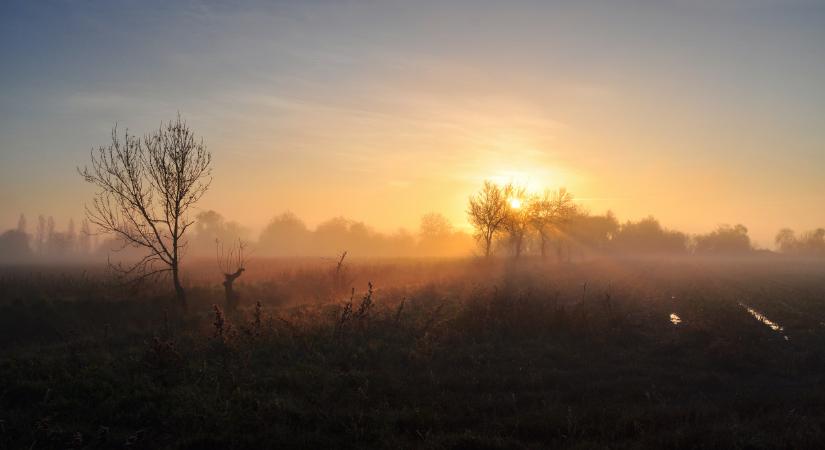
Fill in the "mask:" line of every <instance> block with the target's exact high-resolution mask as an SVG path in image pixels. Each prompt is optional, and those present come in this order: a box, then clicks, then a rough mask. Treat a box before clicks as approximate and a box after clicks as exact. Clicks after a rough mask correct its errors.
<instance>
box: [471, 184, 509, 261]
mask: <svg viewBox="0 0 825 450" xmlns="http://www.w3.org/2000/svg"><path fill="white" fill-rule="evenodd" d="M467 215H468V216H469V218H470V223H471V224H472V225H473V227H475V229H476V233H475V236H476V239H477V240H478V241H479V242H480V243H481V245H482V246H483V247H484V257H485V258H489V257H490V250H491V249H492V245H493V238H494V237H495V236H496V235H497V234H498V233H500V232H501V230H502V227H503V226H504V221H505V220H507V196H506V195H505V193H504V190H503V189H502V188H500V187H499V186H496V185H495V184H493V183H492V182H490V181H485V182H484V185H483V186H482V188H481V191H480V192H478V193H477V194H475V195H473V196H471V197H470V200H469V208H468V209H467Z"/></svg>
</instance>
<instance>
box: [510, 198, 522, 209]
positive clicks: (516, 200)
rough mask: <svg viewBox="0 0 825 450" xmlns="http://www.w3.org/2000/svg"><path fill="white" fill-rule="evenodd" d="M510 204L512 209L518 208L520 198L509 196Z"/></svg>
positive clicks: (519, 206)
mask: <svg viewBox="0 0 825 450" xmlns="http://www.w3.org/2000/svg"><path fill="white" fill-rule="evenodd" d="M510 206H511V207H512V208H513V209H520V208H521V199H520V198H511V199H510Z"/></svg>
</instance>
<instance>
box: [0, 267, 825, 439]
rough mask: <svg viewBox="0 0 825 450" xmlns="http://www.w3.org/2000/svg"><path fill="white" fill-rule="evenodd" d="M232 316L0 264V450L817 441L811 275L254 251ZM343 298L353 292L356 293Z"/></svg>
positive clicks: (99, 281)
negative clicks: (259, 255)
mask: <svg viewBox="0 0 825 450" xmlns="http://www.w3.org/2000/svg"><path fill="white" fill-rule="evenodd" d="M249 267H250V268H249V271H248V273H247V274H245V275H244V277H242V278H241V279H239V281H238V283H237V285H236V290H237V291H238V292H239V294H240V296H241V303H240V307H239V308H238V309H237V310H235V311H228V312H227V311H224V310H223V309H222V301H223V299H222V295H223V291H222V289H221V288H220V283H219V281H220V279H219V277H218V276H217V275H218V274H217V273H216V271H215V269H214V268H213V267H212V265H210V263H209V262H208V261H201V262H193V263H192V264H191V265H190V266H188V267H187V272H186V273H187V276H186V279H185V280H186V282H187V283H188V285H189V292H190V293H191V294H190V297H191V304H190V307H189V310H188V311H186V312H183V311H180V310H178V309H176V307H174V306H173V305H174V304H175V303H174V302H173V299H172V298H171V297H170V294H169V292H168V289H166V283H164V284H162V285H160V286H157V285H152V284H148V285H144V286H140V287H130V288H126V287H123V286H118V285H115V284H112V283H111V280H110V279H109V278H108V277H107V275H106V273H105V271H104V270H103V268H102V267H77V266H75V267H56V266H55V267H45V266H14V267H12V266H8V267H4V268H3V269H2V272H0V292H2V306H0V448H8V449H16V448H33V449H37V448H43V449H45V448H61V449H64V448H181V449H183V448H186V449H197V448H226V449H242V448H261V447H262V446H263V447H279V448H365V447H369V448H439V449H440V448H445V449H459V448H468V449H469V448H548V447H552V448H640V447H656V448H665V447H667V448H815V447H818V446H819V444H820V443H821V442H822V441H823V439H825V434H824V433H823V424H825V410H823V408H822V405H823V404H825V387H824V386H825V385H823V373H825V372H823V369H825V303H823V301H822V300H823V299H825V264H823V263H822V262H821V261H816V260H805V259H787V258H779V257H765V258H759V257H753V258H750V259H728V260H723V259H714V260H710V259H700V258H695V257H694V258H683V259H679V260H674V259H657V258H645V259H617V258H603V259H593V260H589V261H579V262H574V263H544V262H541V261H538V260H531V259H525V260H523V261H519V262H517V263H516V262H513V261H507V260H496V261H490V262H487V261H483V260H475V259H443V260H420V259H408V260H353V261H352V262H350V263H349V264H347V265H346V266H345V267H344V268H342V269H340V270H336V264H335V262H334V261H327V260H320V259H305V260H298V259H257V260H255V261H254V262H253V263H252V264H250V266H249ZM352 288H354V289H352Z"/></svg>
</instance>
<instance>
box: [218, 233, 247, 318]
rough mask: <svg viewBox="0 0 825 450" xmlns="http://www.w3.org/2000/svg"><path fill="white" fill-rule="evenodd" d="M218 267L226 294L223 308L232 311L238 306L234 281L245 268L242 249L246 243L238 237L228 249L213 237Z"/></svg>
mask: <svg viewBox="0 0 825 450" xmlns="http://www.w3.org/2000/svg"><path fill="white" fill-rule="evenodd" d="M215 247H216V253H217V261H218V268H220V270H221V272H222V273H223V290H224V294H225V296H226V306H225V308H224V309H225V310H226V311H227V312H228V311H233V310H235V308H236V307H237V306H238V300H239V298H238V295H237V294H236V293H235V290H234V287H233V285H234V283H235V280H237V279H238V278H239V277H240V276H241V275H242V274H243V272H244V271H245V270H246V268H245V267H244V265H246V259H245V254H244V250H245V249H246V243H244V242H243V241H242V240H240V239H238V241H237V242H235V243H233V244H232V246H231V247H230V248H229V249H226V248H225V247H224V246H223V244H221V241H220V240H219V239H215Z"/></svg>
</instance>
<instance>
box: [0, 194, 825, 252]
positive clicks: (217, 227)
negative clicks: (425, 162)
mask: <svg viewBox="0 0 825 450" xmlns="http://www.w3.org/2000/svg"><path fill="white" fill-rule="evenodd" d="M548 195H549V196H548V197H547V198H550V199H553V198H556V199H558V196H559V193H558V192H555V193H550V194H548ZM505 199H506V200H507V205H510V206H506V207H505V209H506V210H508V211H509V213H508V214H510V213H515V212H517V213H518V217H519V220H524V221H525V222H524V223H522V224H521V225H518V226H516V225H515V224H512V223H509V224H507V226H504V225H502V226H501V227H500V228H499V229H498V230H496V232H495V233H493V236H492V239H491V246H490V253H491V255H495V256H506V257H513V256H516V254H518V255H519V256H542V257H544V258H548V259H554V260H562V261H567V260H572V259H576V258H582V257H587V256H594V255H616V254H627V255H653V254H662V255H689V254H700V255H702V254H703V255H736V254H748V253H751V252H754V251H757V249H755V248H754V247H753V245H752V243H751V240H750V238H749V236H748V229H747V228H746V227H745V226H743V225H734V226H729V225H720V226H719V227H717V228H716V229H715V230H713V231H710V232H708V233H706V234H699V235H689V234H686V233H683V232H680V231H676V230H670V229H667V228H665V227H663V226H662V225H661V224H660V223H659V221H658V220H656V219H655V218H654V217H647V218H644V219H641V220H638V221H635V222H634V221H627V222H624V223H621V222H619V220H618V219H617V218H616V216H615V215H614V214H613V213H611V212H609V211H608V212H607V213H606V214H602V215H594V214H590V213H588V212H587V211H585V210H583V209H582V208H581V207H578V206H577V207H574V208H571V209H569V210H567V211H566V212H565V213H564V214H565V216H564V217H563V218H556V219H554V220H549V221H545V222H542V221H540V220H538V221H537V219H536V218H535V217H531V215H532V214H535V213H536V212H535V209H532V210H531V203H530V202H529V201H526V202H524V203H523V204H521V205H520V207H519V208H513V207H512V203H511V201H512V199H511V198H505ZM532 208H535V205H533V206H532ZM530 211H532V212H530ZM505 220H514V219H513V218H509V219H505ZM539 226H541V227H543V228H539ZM30 228H32V229H31V230H30ZM192 231H193V232H192V233H191V234H190V236H189V238H188V243H187V245H186V247H185V252H186V254H188V255H190V256H200V257H213V256H214V255H215V251H216V244H217V243H218V242H224V243H226V242H232V241H235V240H237V239H242V240H244V241H246V242H248V243H249V247H250V248H251V249H252V251H253V252H254V255H256V256H284V257H287V256H334V255H337V254H339V253H340V252H342V251H345V250H346V251H348V252H349V254H350V255H353V256H360V257H450V256H469V255H473V254H483V253H484V248H483V244H482V245H481V246H479V242H481V241H482V240H483V239H482V237H481V236H479V235H475V236H474V235H472V234H470V233H467V232H465V231H462V230H459V229H456V228H455V227H454V226H453V225H452V224H451V223H450V222H449V221H448V220H447V219H446V218H445V217H444V216H443V215H441V214H437V213H430V214H426V215H424V216H423V217H422V219H421V222H420V224H419V227H418V229H417V230H415V231H408V230H405V229H399V230H398V231H396V232H394V233H382V232H379V231H376V230H375V229H373V228H371V227H369V226H368V225H367V224H365V223H364V222H359V221H355V220H350V219H347V218H344V217H335V218H331V219H329V220H327V221H325V222H322V223H320V224H318V225H317V226H316V227H314V228H310V227H309V226H307V224H306V223H305V222H304V221H302V220H301V219H300V218H299V217H298V216H296V215H295V214H293V213H291V212H285V213H282V214H280V215H278V216H276V217H275V218H273V219H272V220H271V221H270V222H269V224H267V225H266V227H265V228H264V229H263V230H262V231H261V232H260V234H259V235H257V236H254V235H253V234H252V232H251V231H250V230H249V229H248V228H246V227H244V226H242V225H241V224H239V223H237V222H234V221H230V220H226V219H225V218H224V217H223V216H222V215H220V214H219V213H217V212H215V211H206V212H202V213H200V214H198V215H197V217H196V222H195V225H194V227H193V230H192ZM517 246H518V248H516V247H517ZM776 249H777V251H778V252H780V253H783V254H788V255H800V256H821V257H825V229H821V228H820V229H816V230H813V231H808V232H804V233H802V234H801V235H799V236H797V235H796V234H795V233H794V232H793V231H792V230H789V229H783V230H781V231H780V232H779V233H778V234H777V236H776ZM112 251H120V254H119V255H117V256H118V257H123V258H130V257H139V256H140V254H139V253H138V251H137V250H136V249H134V248H131V247H128V246H124V245H123V244H122V243H121V242H119V241H117V240H116V239H114V238H111V237H109V238H106V239H102V238H99V237H98V236H97V235H96V234H95V233H94V230H92V229H90V226H89V223H88V222H87V221H86V220H83V221H82V222H81V223H80V226H79V227H76V226H75V224H74V222H73V221H69V222H68V223H67V225H66V226H65V228H64V229H62V230H58V229H57V227H56V225H55V221H54V220H53V219H52V218H51V217H44V216H39V217H38V219H37V222H36V224H35V225H34V227H29V226H28V223H27V221H26V218H25V217H24V216H21V217H20V221H19V223H18V226H17V228H15V229H11V230H8V231H6V232H4V233H3V234H2V235H0V262H7V263H8V262H38V261H43V262H70V261H78V260H81V261H82V260H105V259H106V257H107V256H108V255H110V253H111V252H112ZM763 251H764V250H763Z"/></svg>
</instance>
